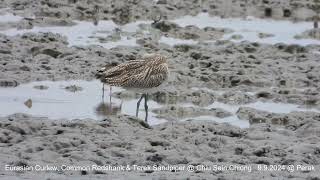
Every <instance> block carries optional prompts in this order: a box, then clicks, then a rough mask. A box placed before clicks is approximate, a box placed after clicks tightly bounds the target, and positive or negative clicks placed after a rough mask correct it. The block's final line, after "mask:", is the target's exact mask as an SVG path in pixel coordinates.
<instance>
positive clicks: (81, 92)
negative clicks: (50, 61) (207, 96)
mask: <svg viewBox="0 0 320 180" xmlns="http://www.w3.org/2000/svg"><path fill="white" fill-rule="evenodd" d="M121 91H125V90H124V89H121V88H117V87H113V88H112V93H113V94H117V93H119V92H121ZM218 93H221V92H218ZM109 94H110V92H109V87H108V86H105V97H104V99H102V84H101V83H100V82H99V81H82V80H74V81H56V82H53V81H39V82H32V83H28V84H21V85H19V86H17V87H0V116H7V115H10V114H14V113H26V114H30V115H33V116H43V117H48V118H50V119H85V118H91V119H97V120H103V119H105V118H106V117H108V116H113V115H117V114H127V115H131V116H135V114H136V103H137V100H138V98H139V97H138V96H137V97H132V98H123V99H121V98H118V97H115V96H111V100H110V96H109ZM148 106H149V111H148V112H149V116H148V123H149V124H150V125H156V124H160V123H164V122H166V121H170V120H166V119H164V118H163V117H161V114H160V115H159V114H156V113H154V112H153V110H154V109H157V108H162V107H165V106H166V104H163V103H158V102H156V101H154V100H152V99H151V98H150V99H149V101H148ZM177 106H180V107H188V106H189V107H194V108H200V107H198V106H196V105H194V104H191V103H189V104H187V103H185V104H177ZM241 107H252V108H255V109H258V110H264V111H268V112H274V113H290V112H292V111H315V112H319V111H317V110H315V109H304V108H300V107H299V106H298V105H293V104H281V103H272V102H256V103H251V104H246V105H241ZM202 108H203V107H202ZM205 108H206V109H211V108H220V109H222V110H225V111H227V112H230V113H231V114H232V115H231V116H228V117H223V118H219V117H215V116H203V115H199V116H197V117H190V118H188V117H187V118H186V117H183V118H182V117H181V118H179V116H176V117H177V119H176V120H179V121H190V120H203V121H215V122H218V123H230V124H232V125H235V126H238V127H241V128H246V127H249V126H250V123H249V121H247V120H243V119H239V118H238V117H237V115H236V112H237V110H238V109H239V108H240V106H239V105H228V104H224V103H220V102H214V103H213V104H211V105H209V106H207V107H205ZM177 113H178V112H177ZM144 117H145V112H144V106H143V105H141V106H140V110H139V118H140V119H144Z"/></svg>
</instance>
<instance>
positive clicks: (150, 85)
mask: <svg viewBox="0 0 320 180" xmlns="http://www.w3.org/2000/svg"><path fill="white" fill-rule="evenodd" d="M97 74H98V75H96V77H97V78H99V79H100V80H101V82H102V83H105V84H108V85H110V86H118V87H122V88H125V89H128V90H132V91H135V92H137V93H142V96H141V97H140V99H139V100H138V102H137V109H136V116H137V117H138V113H139V106H140V102H141V100H142V99H143V98H144V100H145V103H144V108H145V112H146V116H145V121H147V119H148V103H147V102H148V93H153V92H156V91H158V90H160V89H162V88H163V86H164V84H165V83H164V82H165V81H166V80H167V79H168V76H169V70H168V64H167V59H166V57H164V56H162V55H159V54H146V55H144V56H143V57H142V59H139V60H131V61H127V62H124V63H122V64H119V65H117V66H115V67H111V68H106V67H104V68H102V69H101V70H99V71H98V73H97Z"/></svg>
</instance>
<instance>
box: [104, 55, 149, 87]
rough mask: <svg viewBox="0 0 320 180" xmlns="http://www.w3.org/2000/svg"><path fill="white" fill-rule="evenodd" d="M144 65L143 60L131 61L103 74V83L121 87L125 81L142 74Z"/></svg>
mask: <svg viewBox="0 0 320 180" xmlns="http://www.w3.org/2000/svg"><path fill="white" fill-rule="evenodd" d="M144 65H145V61H144V60H131V61H128V62H125V63H122V64H119V65H118V66H115V67H113V68H110V69H108V70H106V71H105V72H104V76H103V82H105V83H107V84H110V85H112V86H123V84H124V82H126V81H127V79H128V78H129V77H131V76H133V75H135V74H138V73H139V72H142V71H143V69H144V68H145V67H144Z"/></svg>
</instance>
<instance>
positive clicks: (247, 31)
mask: <svg viewBox="0 0 320 180" xmlns="http://www.w3.org/2000/svg"><path fill="white" fill-rule="evenodd" d="M172 22H174V23H177V24H178V25H180V26H182V27H185V26H188V25H194V26H198V27H199V28H204V27H215V28H228V29H232V30H233V31H234V32H233V33H229V34H226V35H224V37H223V39H230V37H231V36H233V35H237V34H240V35H242V36H243V38H242V39H240V40H232V41H236V42H239V41H244V40H246V41H251V42H260V43H268V44H275V43H286V44H299V45H308V44H320V41H319V40H312V39H295V38H294V36H295V35H297V34H301V33H302V32H304V31H306V30H309V29H312V28H313V25H312V22H296V23H294V22H291V21H285V20H272V19H258V18H247V19H244V18H220V17H211V16H209V14H208V13H200V14H198V15H197V16H185V17H182V18H179V19H176V20H173V21H172ZM258 33H267V34H272V35H274V37H268V38H263V39H261V38H259V37H258Z"/></svg>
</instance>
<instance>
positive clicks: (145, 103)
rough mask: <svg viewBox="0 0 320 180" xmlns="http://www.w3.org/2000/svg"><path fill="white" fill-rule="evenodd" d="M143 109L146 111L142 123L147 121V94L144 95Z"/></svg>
mask: <svg viewBox="0 0 320 180" xmlns="http://www.w3.org/2000/svg"><path fill="white" fill-rule="evenodd" d="M144 109H145V111H146V117H145V119H144V121H145V122H147V121H148V94H145V95H144Z"/></svg>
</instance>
